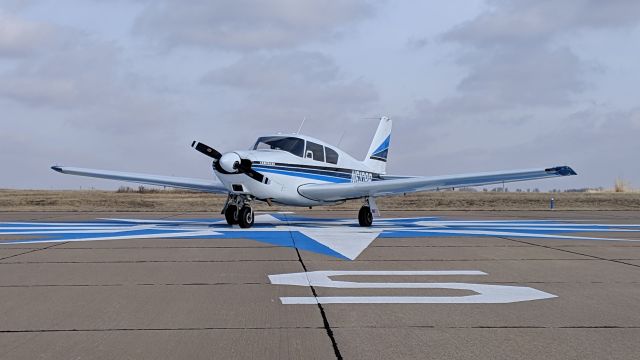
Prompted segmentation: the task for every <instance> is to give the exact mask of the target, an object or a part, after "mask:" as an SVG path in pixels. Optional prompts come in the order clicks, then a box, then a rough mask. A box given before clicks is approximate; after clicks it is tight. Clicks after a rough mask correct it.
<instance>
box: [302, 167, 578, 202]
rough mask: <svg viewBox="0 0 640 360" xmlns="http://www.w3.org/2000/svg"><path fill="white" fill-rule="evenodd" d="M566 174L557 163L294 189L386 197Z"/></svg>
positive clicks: (326, 195)
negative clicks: (553, 164) (530, 168)
mask: <svg viewBox="0 0 640 360" xmlns="http://www.w3.org/2000/svg"><path fill="white" fill-rule="evenodd" d="M569 175H577V174H576V172H575V171H573V169H571V168H570V167H569V166H558V167H553V168H548V169H533V170H512V171H498V172H487V173H476V174H461V175H447V176H433V177H410V178H398V177H385V178H383V180H380V181H372V182H361V183H339V184H307V185H302V186H300V187H299V188H298V192H299V193H300V195H302V196H304V197H306V198H309V199H313V200H319V201H338V200H345V199H356V198H362V197H365V196H386V195H393V194H402V193H410V192H418V191H427V190H439V189H447V188H456V187H463V186H478V185H488V184H501V183H503V182H514V181H524V180H536V179H544V178H550V177H557V176H569Z"/></svg>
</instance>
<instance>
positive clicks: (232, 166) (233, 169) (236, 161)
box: [219, 152, 240, 173]
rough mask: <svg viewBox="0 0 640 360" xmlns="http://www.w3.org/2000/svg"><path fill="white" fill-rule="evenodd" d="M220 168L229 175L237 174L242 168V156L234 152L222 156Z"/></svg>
mask: <svg viewBox="0 0 640 360" xmlns="http://www.w3.org/2000/svg"><path fill="white" fill-rule="evenodd" d="M219 163H220V167H221V168H222V169H223V170H224V171H226V172H229V173H237V172H238V167H240V156H239V155H238V154H236V153H234V152H231V153H226V154H224V155H222V157H221V158H220V160H219Z"/></svg>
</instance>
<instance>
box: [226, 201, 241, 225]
mask: <svg viewBox="0 0 640 360" xmlns="http://www.w3.org/2000/svg"><path fill="white" fill-rule="evenodd" d="M224 218H225V220H227V224H229V225H236V224H237V223H238V207H237V206H235V205H228V206H227V208H226V209H225V210H224Z"/></svg>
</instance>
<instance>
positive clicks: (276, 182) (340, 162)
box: [52, 117, 576, 228]
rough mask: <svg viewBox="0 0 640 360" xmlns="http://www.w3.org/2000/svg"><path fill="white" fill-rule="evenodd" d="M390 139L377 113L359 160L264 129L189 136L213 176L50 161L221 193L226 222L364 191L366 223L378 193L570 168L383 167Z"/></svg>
mask: <svg viewBox="0 0 640 360" xmlns="http://www.w3.org/2000/svg"><path fill="white" fill-rule="evenodd" d="M390 140H391V119H389V118H387V117H382V118H381V119H380V124H379V125H378V130H377V131H376V133H375V135H374V137H373V141H372V142H371V146H370V147H369V151H368V152H367V156H366V157H365V158H364V160H363V161H358V160H356V159H355V158H353V157H352V156H350V155H349V154H347V153H346V152H344V151H341V150H340V149H338V148H337V147H335V146H331V145H329V144H327V143H325V142H323V141H320V140H318V139H314V138H312V137H309V136H303V135H299V134H297V133H296V134H292V135H283V134H277V135H267V136H263V137H260V138H258V140H257V141H256V142H255V144H254V145H253V147H252V148H251V149H250V150H236V151H230V152H226V153H224V154H223V153H220V152H219V151H217V150H215V149H214V148H212V147H209V146H207V145H205V144H203V143H201V142H197V141H194V142H193V143H192V144H191V146H192V147H193V148H195V149H196V150H198V151H199V152H201V153H203V154H205V155H207V156H209V157H211V158H212V159H213V173H214V174H215V176H216V177H217V178H218V179H219V181H216V180H205V179H192V178H180V177H172V176H160V175H148V174H138V173H130V172H120V171H108V170H96V169H83V168H76V167H66V166H53V167H52V169H53V170H55V171H58V172H61V173H63V174H71V175H81V176H90V177H97V178H103V179H113V180H121V181H130V182H135V183H141V184H150V185H159V186H169V187H174V188H182V189H190V190H198V191H204V192H210V193H222V194H227V195H228V198H227V201H226V203H225V205H224V208H223V209H222V214H224V216H225V219H226V221H227V223H228V224H229V225H235V224H238V225H240V227H242V228H249V227H251V226H252V225H253V223H254V216H253V210H252V208H251V203H252V202H253V201H264V202H267V203H268V204H269V205H271V204H272V203H277V204H283V205H291V206H304V207H313V206H319V205H335V204H339V203H342V202H344V201H345V200H351V199H363V202H364V203H363V205H362V207H361V208H360V212H359V213H358V222H359V223H360V225H361V226H371V225H372V222H373V217H374V216H376V217H377V216H379V211H378V208H377V206H376V202H375V198H376V197H380V196H389V195H398V194H406V193H412V192H418V191H429V190H440V189H451V188H457V187H469V186H478V185H488V184H499V183H500V184H502V183H505V182H513V181H523V180H534V179H542V178H550V177H556V176H568V175H576V173H575V171H573V169H571V168H570V167H569V166H556V167H550V168H546V169H529V170H511V171H498V172H485V173H475V174H460V175H446V176H397V175H388V174H387V173H386V171H385V168H386V165H387V156H388V155H389V143H390Z"/></svg>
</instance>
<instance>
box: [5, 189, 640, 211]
mask: <svg viewBox="0 0 640 360" xmlns="http://www.w3.org/2000/svg"><path fill="white" fill-rule="evenodd" d="M551 197H554V198H555V207H556V209H557V210H640V193H635V192H634V193H613V192H602V193H517V192H509V193H500V192H459V191H453V192H452V191H446V192H427V193H420V194H412V195H407V196H395V197H387V198H380V199H378V205H379V207H380V208H381V209H383V210H546V209H548V208H549V199H550V198H551ZM224 200H225V197H224V196H221V195H213V194H205V193H197V192H188V191H173V190H166V191H151V192H143V193H138V192H124V193H119V192H115V191H99V190H85V191H78V190H69V191H47V190H0V211H3V212H9V211H79V212H91V211H141V212H145V211H146V212H148V211H153V212H162V211H167V212H176V211H179V212H202V211H216V212H217V211H220V209H221V208H222V205H223V203H224ZM360 204H361V202H360V201H348V202H346V203H344V204H341V205H337V206H332V207H321V208H318V209H322V210H323V211H325V210H331V209H335V210H345V209H353V210H357V209H358V208H359V206H360ZM256 209H257V210H266V209H269V207H268V206H267V205H266V204H264V203H258V204H257V206H256ZM269 210H273V211H276V210H295V208H290V207H283V206H277V205H274V206H273V207H272V208H270V209H269Z"/></svg>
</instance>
